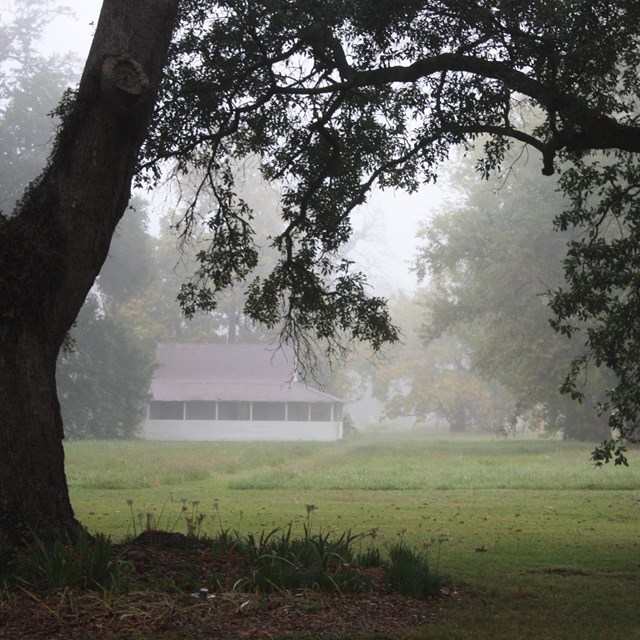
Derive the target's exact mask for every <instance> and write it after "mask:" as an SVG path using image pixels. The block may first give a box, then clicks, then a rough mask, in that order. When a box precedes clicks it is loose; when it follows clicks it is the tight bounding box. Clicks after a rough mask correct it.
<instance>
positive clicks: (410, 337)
mask: <svg viewBox="0 0 640 640" xmlns="http://www.w3.org/2000/svg"><path fill="white" fill-rule="evenodd" d="M37 38H38V32H37V29H35V28H34V29H32V30H28V29H27V30H24V29H23V36H22V40H21V45H20V46H21V50H20V51H19V52H16V54H17V55H19V56H20V58H21V60H22V63H23V66H22V68H21V70H20V73H19V74H18V75H16V76H15V77H14V78H13V79H7V78H5V80H4V86H3V93H4V96H5V99H4V105H3V110H2V127H1V129H0V131H1V134H0V135H1V138H0V145H1V148H2V149H4V151H3V152H2V155H1V159H2V169H1V175H2V176H3V178H2V181H3V190H2V209H3V210H5V211H10V210H11V209H12V208H13V204H14V202H15V201H16V200H17V199H18V197H19V196H20V194H21V193H22V192H23V191H24V189H25V187H26V185H27V184H28V182H29V181H30V180H31V179H33V177H34V176H35V175H37V173H38V172H39V171H40V169H41V167H42V166H43V164H44V161H45V158H46V153H47V144H46V143H47V142H48V141H49V139H50V138H51V137H52V135H53V128H54V122H53V120H52V118H51V117H47V116H46V114H47V113H49V112H51V111H52V110H53V109H54V108H55V106H56V104H57V101H58V99H59V96H60V94H61V93H62V92H63V90H64V89H65V88H66V87H67V86H68V85H69V84H71V83H72V82H73V78H74V77H75V68H74V61H73V60H72V59H71V58H70V57H53V58H43V57H42V56H41V55H39V54H38V53H37V51H36V48H35V46H36V44H37ZM27 105H28V108H27ZM245 181H246V184H247V189H246V190H247V191H253V193H250V194H249V197H252V198H253V203H252V205H253V206H254V208H257V209H258V210H259V211H260V212H261V213H262V214H263V217H264V219H266V220H267V222H266V223H265V224H271V225H272V227H271V229H267V230H266V231H265V236H266V235H267V234H268V233H269V232H271V233H272V232H274V229H275V227H274V226H273V225H277V222H276V221H275V214H276V208H277V197H276V195H275V194H271V195H270V194H269V192H268V191H267V190H265V188H264V184H263V183H262V181H261V179H260V178H259V176H258V175H257V172H256V171H255V170H254V171H253V173H251V172H250V175H249V177H248V178H246V177H245ZM449 183H450V184H449V188H450V190H451V192H452V193H455V194H456V197H455V198H453V199H452V201H451V202H449V203H448V204H447V205H446V206H445V207H444V210H443V211H441V212H440V213H439V214H438V215H436V216H434V217H433V218H432V219H430V220H429V221H428V222H426V223H425V225H424V227H423V230H422V232H421V242H422V248H421V249H420V251H419V255H418V256H417V257H416V271H417V272H418V274H419V275H420V277H421V278H422V279H423V281H424V286H423V287H422V288H421V289H420V290H419V292H418V293H417V294H416V296H415V297H414V299H413V300H410V299H408V298H407V296H406V295H404V294H398V295H397V296H396V298H395V300H394V302H393V313H394V320H395V321H396V322H397V323H398V324H399V326H400V327H401V328H402V330H403V332H404V338H403V340H402V341H401V342H400V343H398V344H396V345H395V346H393V347H391V348H390V349H389V352H388V359H386V360H384V361H380V362H379V363H378V365H377V366H376V367H371V366H370V364H369V363H368V362H367V359H366V358H364V357H360V358H357V357H356V358H352V359H351V361H350V364H348V365H346V366H347V368H346V369H344V368H343V370H340V369H338V370H337V372H336V371H334V372H333V373H332V374H326V375H325V376H324V379H323V382H325V383H327V384H329V385H330V386H331V387H332V391H334V392H335V393H338V394H341V395H343V396H344V397H345V399H347V400H349V399H355V398H356V397H357V396H358V395H359V394H361V393H362V388H366V389H367V392H371V393H372V394H373V395H374V396H375V397H376V398H378V399H380V400H381V401H383V403H384V409H383V417H388V418H394V417H398V416H405V415H411V416H415V419H416V422H417V423H423V422H428V421H432V422H433V421H434V420H436V421H438V422H439V423H444V424H445V425H446V426H447V427H448V428H450V429H451V431H454V432H455V431H466V430H470V429H476V430H489V431H500V430H508V429H510V428H513V427H514V426H515V425H516V424H518V421H520V423H521V424H526V425H528V426H529V427H531V428H538V429H544V430H547V431H557V430H562V432H563V433H564V436H565V437H567V438H578V439H586V440H592V441H600V440H603V439H605V438H606V437H608V428H607V420H606V417H605V418H603V417H601V416H599V415H598V414H597V412H596V411H594V409H593V407H594V406H595V405H597V404H598V403H601V404H602V403H603V402H604V397H603V394H602V389H604V388H606V387H607V386H610V383H611V380H608V379H607V377H609V378H610V377H611V374H607V373H605V372H604V370H597V371H596V373H595V374H594V375H592V376H590V377H589V378H588V380H587V382H586V384H585V385H584V387H583V388H582V393H583V394H584V396H585V397H584V401H583V402H582V403H576V402H575V401H573V400H572V399H571V398H570V397H569V395H561V394H560V393H559V389H560V387H561V386H562V385H563V382H565V377H566V374H567V370H568V369H569V366H570V363H571V361H572V360H574V359H575V358H577V357H579V356H580V345H579V344H576V343H575V341H574V342H571V341H566V340H564V339H562V338H561V337H559V336H557V335H555V334H554V333H553V331H552V329H551V327H550V326H549V316H550V314H549V309H548V306H547V298H546V297H545V295H544V294H545V293H549V292H552V291H555V290H556V289H557V288H558V287H560V286H561V285H562V284H563V283H564V276H563V269H562V260H563V257H564V255H565V253H566V243H567V240H568V237H567V236H566V234H565V235H562V234H560V233H558V232H557V231H556V230H554V229H553V218H554V216H555V215H557V214H558V213H559V212H560V211H562V210H563V209H564V208H566V204H567V203H566V200H565V199H563V198H562V196H561V195H560V194H559V193H558V189H557V183H556V182H555V181H553V180H549V179H542V178H541V177H540V175H539V171H538V168H537V166H534V163H533V162H529V163H527V162H524V161H522V159H521V160H520V161H518V162H516V161H515V160H514V162H513V163H512V164H509V165H508V171H507V173H506V174H505V175H502V176H496V177H494V178H492V181H491V182H484V183H479V182H478V181H477V180H476V179H475V176H474V175H473V167H472V160H470V159H469V158H463V157H461V158H459V159H458V160H457V163H456V164H455V166H454V168H453V169H451V170H450V177H449ZM147 206H148V205H147V204H146V203H145V202H144V201H142V200H136V201H134V202H133V203H132V205H131V212H130V214H129V215H127V216H126V217H125V218H124V220H123V222H122V223H121V225H120V227H119V228H118V231H117V232H116V235H115V237H114V240H113V242H112V247H111V250H110V258H109V259H108V260H107V262H106V264H105V266H104V268H103V270H102V271H101V273H100V276H99V278H98V280H97V283H96V286H95V287H94V289H93V290H92V292H91V293H90V294H89V296H88V298H87V301H86V303H85V306H84V307H83V309H82V311H81V313H80V315H79V317H78V320H77V322H76V324H75V326H74V328H73V330H72V332H71V335H70V340H69V341H68V342H67V345H66V348H65V349H64V350H63V352H62V353H61V354H60V357H59V361H58V373H57V380H58V390H59V396H60V402H61V407H62V413H63V418H64V424H65V433H66V435H67V437H71V438H87V437H92V438H120V437H133V436H135V435H136V432H137V429H138V427H139V425H140V423H141V421H142V419H143V417H144V412H145V409H146V402H147V400H148V397H149V385H150V381H151V377H152V374H153V370H154V366H155V362H154V353H155V345H156V344H157V343H158V342H161V341H193V340H202V341H207V340H230V341H236V340H237V341H247V340H260V339H265V338H266V335H265V333H264V329H260V328H259V327H258V325H256V324H255V323H251V322H247V321H246V319H245V318H244V314H243V309H242V300H241V296H240V293H241V292H237V291H236V292H235V293H233V294H229V295H227V296H226V298H225V299H224V300H223V301H222V303H221V304H220V305H219V306H218V308H217V310H216V311H215V312H211V313H196V314H194V316H193V318H191V319H190V320H189V321H187V320H185V317H184V315H183V313H182V312H181V310H180V308H179V305H178V304H177V302H176V292H177V291H179V290H180V287H181V285H182V284H183V283H184V282H185V280H188V278H189V275H190V274H191V273H193V271H194V269H195V263H194V262H193V258H191V259H189V258H188V257H187V256H188V255H189V252H188V251H187V253H185V254H182V253H181V252H180V250H179V249H178V247H177V239H178V234H179V231H180V226H179V225H178V233H176V231H175V229H173V228H172V227H171V222H172V221H173V222H174V223H175V222H176V221H180V220H184V212H183V215H182V216H181V215H179V214H178V213H175V212H174V217H170V216H167V217H165V218H164V219H163V221H162V223H161V230H160V231H161V232H160V234H159V236H158V237H156V236H154V235H152V234H150V233H149V231H148V222H149V220H148V212H147ZM200 206H206V203H205V204H204V205H203V204H202V203H201V205H200ZM192 231H193V229H192ZM198 233H200V234H205V233H206V229H204V228H203V229H201V230H200V231H199V232H198ZM198 233H196V234H195V235H196V242H195V244H196V245H197V235H198ZM191 242H192V244H194V241H193V238H192V240H191ZM193 253H194V250H193V246H192V250H191V255H193ZM349 367H350V368H351V371H352V373H353V372H354V371H355V373H356V378H357V379H360V381H361V382H362V381H366V382H365V384H363V385H361V388H360V389H358V388H354V385H353V379H354V378H353V376H351V377H350V376H349V373H348V370H349ZM326 371H328V368H326ZM350 380H351V382H349V381H350Z"/></svg>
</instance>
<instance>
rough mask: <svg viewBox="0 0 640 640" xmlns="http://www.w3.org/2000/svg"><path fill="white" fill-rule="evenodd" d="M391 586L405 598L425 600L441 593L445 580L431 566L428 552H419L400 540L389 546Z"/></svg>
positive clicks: (388, 567)
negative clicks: (426, 597) (424, 598)
mask: <svg viewBox="0 0 640 640" xmlns="http://www.w3.org/2000/svg"><path fill="white" fill-rule="evenodd" d="M387 553H388V555H389V564H388V565H387V567H386V579H387V581H388V583H389V586H390V587H391V588H392V589H393V590H394V591H397V592H398V593H400V594H402V595H404V596H411V597H413V598H423V597H425V596H434V595H437V594H439V593H440V590H441V589H442V585H443V582H444V579H443V577H442V576H441V575H439V574H438V572H437V571H432V570H431V567H430V566H429V562H428V559H427V554H426V552H421V551H417V550H416V549H413V548H412V547H410V546H409V545H408V544H407V543H406V542H405V540H404V539H403V538H402V536H400V538H399V539H398V540H397V541H395V542H393V543H391V544H389V545H388V546H387Z"/></svg>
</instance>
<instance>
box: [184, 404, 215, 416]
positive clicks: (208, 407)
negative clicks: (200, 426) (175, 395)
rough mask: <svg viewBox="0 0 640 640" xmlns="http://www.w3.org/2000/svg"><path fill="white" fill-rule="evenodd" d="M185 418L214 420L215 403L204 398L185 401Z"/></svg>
mask: <svg viewBox="0 0 640 640" xmlns="http://www.w3.org/2000/svg"><path fill="white" fill-rule="evenodd" d="M185 414H186V418H187V420H215V419H216V403H215V402H210V401H205V400H191V401H190V402H187V403H186V407H185Z"/></svg>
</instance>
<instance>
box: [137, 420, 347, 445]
mask: <svg viewBox="0 0 640 640" xmlns="http://www.w3.org/2000/svg"><path fill="white" fill-rule="evenodd" d="M143 435H144V437H145V438H148V439H149V440H195V441H238V442H252V441H287V440H310V441H318V442H332V441H335V440H341V439H342V421H334V422H310V421H305V422H297V421H288V422H281V421H267V420H264V421H260V422H255V421H249V420H149V419H147V420H146V422H145V423H144V426H143Z"/></svg>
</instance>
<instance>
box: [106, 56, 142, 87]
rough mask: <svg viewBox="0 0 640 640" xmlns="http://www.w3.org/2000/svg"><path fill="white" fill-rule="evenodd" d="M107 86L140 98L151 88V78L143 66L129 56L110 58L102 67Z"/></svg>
mask: <svg viewBox="0 0 640 640" xmlns="http://www.w3.org/2000/svg"><path fill="white" fill-rule="evenodd" d="M102 77H103V80H104V81H105V82H106V84H107V85H110V86H111V87H114V88H116V89H119V90H120V91H124V92H125V93H128V94H129V95H132V96H140V95H142V94H143V93H144V92H145V91H146V90H147V89H148V88H149V78H148V77H147V74H146V73H145V72H144V69H143V68H142V65H141V64H140V63H139V62H136V61H135V60H134V59H133V58H131V57H129V56H127V55H121V56H108V57H107V58H106V59H105V61H104V63H103V65H102Z"/></svg>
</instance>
